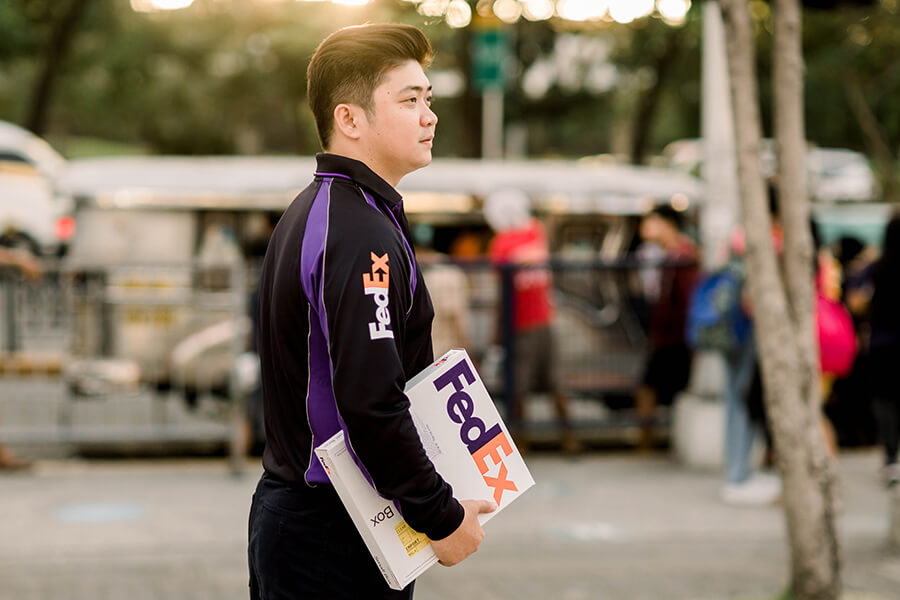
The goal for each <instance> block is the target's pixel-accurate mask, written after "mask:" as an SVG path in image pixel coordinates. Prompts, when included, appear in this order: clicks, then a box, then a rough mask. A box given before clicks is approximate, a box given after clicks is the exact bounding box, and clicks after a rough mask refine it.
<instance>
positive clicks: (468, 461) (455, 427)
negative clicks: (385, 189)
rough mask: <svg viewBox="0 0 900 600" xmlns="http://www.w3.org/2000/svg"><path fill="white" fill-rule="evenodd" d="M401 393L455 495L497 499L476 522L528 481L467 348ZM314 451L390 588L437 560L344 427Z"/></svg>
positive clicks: (401, 584) (530, 481)
mask: <svg viewBox="0 0 900 600" xmlns="http://www.w3.org/2000/svg"><path fill="white" fill-rule="evenodd" d="M405 392H406V395H407V397H408V398H409V401H410V414H411V415H412V418H413V422H414V423H415V425H416V429H417V430H418V433H419V438H420V439H421V441H422V445H423V447H424V448H425V452H426V454H427V455H428V458H429V459H431V461H432V463H434V466H435V469H437V472H438V473H440V475H441V477H443V478H444V479H445V480H446V481H447V482H449V483H450V485H451V486H453V495H454V496H455V497H456V498H457V499H458V500H470V499H472V500H479V499H484V500H492V501H494V502H495V503H496V504H497V507H498V508H497V510H496V511H494V512H492V513H485V514H481V515H479V521H480V522H481V524H482V525H483V524H484V523H486V522H487V521H488V520H490V519H491V518H492V517H493V516H494V515H496V514H497V513H499V512H500V511H501V510H503V509H504V508H505V507H506V506H508V505H509V504H510V503H511V502H512V501H513V500H515V499H516V498H518V497H519V496H520V495H521V494H522V492H524V491H525V490H527V489H528V488H530V487H531V486H532V485H534V479H533V478H532V477H531V473H529V471H528V468H527V467H526V465H525V461H524V460H523V459H522V455H521V454H520V453H519V451H518V449H517V448H516V447H515V445H514V444H513V441H512V436H510V434H509V431H508V430H507V429H506V425H505V424H504V423H503V421H502V420H501V419H500V415H499V414H498V413H497V409H496V407H495V406H494V403H493V401H492V400H491V397H490V396H489V395H488V392H487V389H485V387H484V384H483V383H482V381H481V378H480V377H479V376H478V373H477V372H476V371H475V367H474V366H473V365H472V361H471V360H470V359H469V356H468V354H467V353H466V351H465V350H450V351H449V352H447V353H446V354H444V356H442V357H441V358H439V359H438V360H436V361H435V362H434V363H432V365H431V366H429V367H428V368H426V369H425V370H424V371H422V372H421V373H419V374H418V375H417V376H415V377H414V378H412V379H411V380H410V381H409V382H408V383H407V386H406V390H405ZM315 451H316V456H318V458H319V460H320V461H321V462H322V465H323V466H324V467H325V471H326V472H327V473H328V477H329V478H330V479H331V483H332V484H333V485H334V488H335V490H336V491H337V493H338V495H339V496H340V498H341V501H342V502H343V503H344V506H345V507H346V508H347V512H348V513H349V514H350V516H351V518H352V519H353V522H354V523H355V524H356V528H357V529H358V530H359V533H360V535H362V538H363V540H364V541H365V543H366V546H367V547H368V549H369V552H371V553H372V556H373V558H374V559H375V562H376V563H377V564H378V567H379V569H381V573H382V574H383V575H384V578H385V580H386V581H387V583H388V585H389V586H390V587H391V588H392V589H395V590H401V589H403V588H404V587H406V586H407V585H408V584H409V583H410V582H411V581H413V580H414V579H415V578H416V577H418V576H419V575H421V574H422V573H423V572H424V571H425V570H426V569H428V567H430V566H431V565H433V564H434V563H436V562H437V556H435V554H434V551H433V550H432V548H431V542H430V540H429V539H428V537H427V536H425V535H424V534H422V533H419V532H417V531H415V530H413V529H412V528H411V527H410V526H409V525H407V524H406V522H405V521H404V520H403V517H402V515H400V512H399V511H398V510H397V507H396V506H395V505H394V503H393V502H392V501H391V500H387V499H385V498H382V497H381V496H380V495H378V493H377V492H376V491H375V489H374V488H373V487H372V485H371V484H370V483H369V482H368V480H367V479H366V478H365V476H364V475H363V473H362V471H361V470H360V469H359V467H358V466H357V464H356V462H355V460H354V458H353V456H352V454H351V453H350V451H349V450H348V448H347V445H346V443H345V442H344V433H343V432H342V431H339V432H338V433H337V434H335V435H334V436H332V437H331V438H330V439H329V440H328V441H326V442H325V443H323V444H321V445H320V446H319V447H317V448H316V450H315Z"/></svg>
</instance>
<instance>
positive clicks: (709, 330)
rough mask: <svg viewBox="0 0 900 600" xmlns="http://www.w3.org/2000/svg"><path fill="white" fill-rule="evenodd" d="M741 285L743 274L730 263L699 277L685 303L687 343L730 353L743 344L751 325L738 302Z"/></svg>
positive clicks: (700, 347)
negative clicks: (688, 300) (688, 299)
mask: <svg viewBox="0 0 900 600" xmlns="http://www.w3.org/2000/svg"><path fill="white" fill-rule="evenodd" d="M743 285H744V278H743V276H742V274H741V273H740V272H739V270H738V269H736V268H734V267H731V266H728V267H725V268H723V269H720V270H718V271H713V272H710V273H706V274H704V275H702V276H701V277H700V280H699V281H698V282H697V284H696V285H695V286H694V290H693V292H692V293H691V299H690V302H689V303H688V310H687V318H686V331H685V338H686V340H687V343H688V346H690V347H691V348H694V349H699V350H717V351H720V352H730V351H732V350H734V349H736V348H738V347H740V345H741V344H743V342H744V340H745V339H747V335H748V333H749V332H750V326H751V322H750V319H749V318H748V317H747V314H746V313H745V312H744V309H743V306H742V305H741V291H742V288H743Z"/></svg>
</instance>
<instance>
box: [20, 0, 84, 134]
mask: <svg viewBox="0 0 900 600" xmlns="http://www.w3.org/2000/svg"><path fill="white" fill-rule="evenodd" d="M89 2H90V0H71V3H70V4H69V10H67V11H66V13H65V14H64V15H63V17H62V18H61V19H60V20H59V22H58V23H57V24H56V25H55V26H54V27H53V28H52V30H51V32H50V39H49V40H48V41H47V48H46V51H45V53H44V57H43V62H42V64H41V67H40V72H39V74H38V77H37V80H36V81H35V85H34V87H33V88H32V93H31V101H30V102H29V106H28V117H27V119H26V120H25V127H26V128H27V129H29V130H31V132H32V133H34V134H35V135H43V134H44V133H45V132H46V129H47V115H48V113H49V110H50V100H51V99H52V97H53V85H54V84H55V83H56V79H57V77H58V76H59V73H60V71H61V70H62V65H63V62H64V61H65V57H66V53H67V52H68V50H69V45H70V44H71V42H72V38H73V37H74V35H75V32H76V31H77V30H78V21H79V20H80V19H81V15H82V14H83V13H84V9H85V8H86V7H87V5H88V3H89Z"/></svg>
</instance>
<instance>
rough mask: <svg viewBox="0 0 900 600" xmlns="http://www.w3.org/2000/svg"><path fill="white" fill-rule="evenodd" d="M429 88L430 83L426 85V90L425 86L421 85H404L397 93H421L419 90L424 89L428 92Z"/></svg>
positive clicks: (422, 90)
mask: <svg viewBox="0 0 900 600" xmlns="http://www.w3.org/2000/svg"><path fill="white" fill-rule="evenodd" d="M431 88H432V86H431V85H429V86H428V88H427V90H426V88H424V87H422V86H421V85H408V86H406V87H405V88H403V89H402V90H400V92H399V93H400V94H405V93H406V92H416V93H417V94H418V93H421V92H424V91H429V92H430V91H431Z"/></svg>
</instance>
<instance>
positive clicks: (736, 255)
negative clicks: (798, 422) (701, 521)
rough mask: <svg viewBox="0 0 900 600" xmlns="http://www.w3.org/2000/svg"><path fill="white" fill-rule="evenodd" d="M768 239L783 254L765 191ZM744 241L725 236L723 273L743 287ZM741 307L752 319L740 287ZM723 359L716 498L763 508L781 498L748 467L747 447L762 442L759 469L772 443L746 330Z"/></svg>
mask: <svg viewBox="0 0 900 600" xmlns="http://www.w3.org/2000/svg"><path fill="white" fill-rule="evenodd" d="M767 192H768V207H769V216H770V217H771V219H772V225H771V231H770V235H771V239H772V245H773V247H774V248H775V252H776V254H779V255H780V254H781V253H782V251H783V249H784V231H783V230H782V227H781V221H780V220H779V218H778V190H777V189H776V187H775V185H774V184H773V183H771V182H770V183H769V184H768V186H767ZM746 251H747V247H746V238H745V236H744V230H743V228H742V227H740V226H738V227H736V228H735V230H734V232H733V233H732V236H731V241H730V252H729V258H728V268H729V269H730V270H731V271H732V272H733V273H735V274H737V276H738V277H739V278H740V280H741V281H742V282H744V281H746V277H747V273H746V264H745V260H744V256H745V254H746ZM741 305H742V310H743V313H744V315H745V316H747V317H748V318H752V312H753V311H752V309H751V306H750V299H749V294H748V290H747V288H746V286H745V285H742V292H741ZM723 358H724V359H725V394H724V399H725V466H724V478H725V482H724V483H723V485H722V487H721V489H720V491H719V494H720V497H721V498H722V501H723V502H725V503H726V504H734V505H739V506H740V505H746V506H765V505H769V504H772V503H774V502H775V501H777V500H778V498H779V497H780V496H781V483H780V481H779V479H778V478H777V477H775V476H772V475H770V474H768V473H762V472H759V471H757V469H755V468H754V465H753V460H752V458H753V447H754V444H755V443H756V440H757V439H759V438H760V437H762V439H763V440H764V441H765V445H766V458H765V461H764V462H765V463H766V464H767V465H770V464H772V463H773V461H774V458H773V457H772V453H771V448H772V438H771V434H770V431H769V428H768V425H767V423H766V412H765V403H764V402H763V386H762V375H761V372H760V368H759V357H758V355H757V345H756V336H755V333H754V331H753V327H749V328H748V330H747V333H746V335H744V336H742V339H741V340H740V343H739V344H737V345H736V346H735V347H734V348H732V349H729V350H728V351H726V352H724V353H723Z"/></svg>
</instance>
